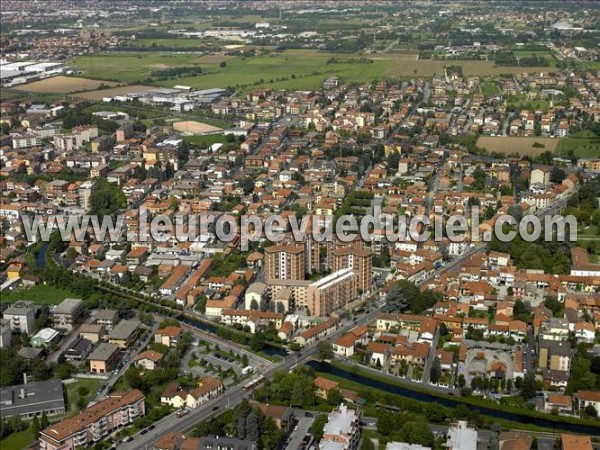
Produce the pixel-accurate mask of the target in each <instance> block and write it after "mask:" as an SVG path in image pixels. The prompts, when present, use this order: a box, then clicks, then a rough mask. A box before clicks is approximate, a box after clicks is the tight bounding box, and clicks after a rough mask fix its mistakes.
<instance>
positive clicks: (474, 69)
mask: <svg viewBox="0 0 600 450" xmlns="http://www.w3.org/2000/svg"><path fill="white" fill-rule="evenodd" d="M392 57H393V58H392ZM381 58H382V59H388V58H392V59H390V62H391V67H390V70H389V71H388V73H387V74H388V75H389V76H398V77H410V76H420V77H430V76H432V75H433V74H436V75H440V74H443V73H444V66H448V65H455V66H461V67H462V71H463V74H464V75H465V76H481V77H485V76H491V75H499V74H502V73H521V72H528V73H532V72H547V71H548V68H547V67H513V66H497V65H496V64H495V63H494V62H493V61H460V60H458V61H439V60H431V59H417V56H416V55H407V54H389V55H385V56H382V57H381Z"/></svg>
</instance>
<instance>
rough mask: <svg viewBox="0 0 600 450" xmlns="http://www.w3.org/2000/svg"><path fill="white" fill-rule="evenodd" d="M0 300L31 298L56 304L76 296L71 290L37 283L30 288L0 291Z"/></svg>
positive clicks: (38, 301)
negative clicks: (0, 298) (0, 292)
mask: <svg viewBox="0 0 600 450" xmlns="http://www.w3.org/2000/svg"><path fill="white" fill-rule="evenodd" d="M1 297H2V302H8V303H14V302H17V301H19V300H31V301H33V302H35V303H38V304H41V305H58V304H59V303H60V302H62V301H63V300H64V299H65V298H68V297H77V295H76V294H74V293H73V292H71V291H68V290H65V289H60V288H56V287H52V286H44V285H41V284H38V285H37V286H33V287H30V288H27V287H23V288H18V289H11V290H6V291H2V294H1Z"/></svg>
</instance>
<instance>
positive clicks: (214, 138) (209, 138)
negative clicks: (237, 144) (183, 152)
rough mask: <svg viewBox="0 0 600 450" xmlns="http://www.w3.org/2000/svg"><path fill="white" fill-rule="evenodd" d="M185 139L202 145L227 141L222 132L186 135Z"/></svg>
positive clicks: (206, 145)
mask: <svg viewBox="0 0 600 450" xmlns="http://www.w3.org/2000/svg"><path fill="white" fill-rule="evenodd" d="M182 139H183V140H184V141H186V142H189V143H191V144H196V145H199V146H202V147H208V146H211V145H213V144H217V143H225V142H227V139H226V138H225V136H223V135H222V134H208V135H206V136H184V137H183V138H182Z"/></svg>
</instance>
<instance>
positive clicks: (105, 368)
mask: <svg viewBox="0 0 600 450" xmlns="http://www.w3.org/2000/svg"><path fill="white" fill-rule="evenodd" d="M118 359H119V347H118V346H117V345H116V344H109V343H108V342H103V343H101V344H100V345H99V346H98V347H96V349H95V350H94V351H93V352H92V353H91V354H90V356H88V361H89V362H90V372H92V373H108V372H110V371H111V370H112V369H113V367H114V366H115V365H116V363H117V361H118Z"/></svg>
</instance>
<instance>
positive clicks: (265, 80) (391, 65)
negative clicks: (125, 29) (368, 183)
mask: <svg viewBox="0 0 600 450" xmlns="http://www.w3.org/2000/svg"><path fill="white" fill-rule="evenodd" d="M169 41H171V40H169ZM173 41H181V42H182V43H184V44H185V43H187V42H188V41H190V39H173ZM192 42H193V41H192ZM182 45H183V44H182ZM223 61H225V62H226V63H227V64H226V65H225V67H221V65H220V64H221V62H223ZM450 63H451V64H455V65H460V66H461V67H462V69H463V73H464V74H465V75H466V76H470V75H477V76H493V75H498V74H501V73H510V72H513V73H515V72H539V71H544V70H547V68H543V67H508V66H496V65H494V63H493V62H492V61H452V62H449V61H438V60H419V59H418V58H417V55H415V54H409V53H405V52H396V51H391V52H389V53H384V54H370V55H364V54H362V53H330V52H320V51H317V50H302V49H298V50H287V51H285V52H283V53H278V54H271V55H264V56H253V57H243V56H235V57H231V56H229V57H227V56H221V55H204V56H201V55H197V54H192V53H189V54H174V53H168V52H156V53H123V54H104V55H94V56H84V57H80V58H76V59H75V60H74V61H73V65H74V66H75V67H76V68H77V69H79V70H81V71H83V73H84V74H85V75H86V76H91V77H94V78H99V79H106V80H119V81H122V82H125V83H142V82H144V80H146V79H148V81H150V80H149V78H151V77H152V71H153V70H160V69H167V68H173V67H181V66H187V67H190V66H195V65H200V67H201V68H202V74H200V75H194V76H187V77H186V76H183V77H173V78H171V79H167V80H160V81H159V80H157V81H156V84H158V85H161V86H168V87H171V86H175V85H178V84H183V85H187V86H191V87H193V88H196V89H207V88H214V87H223V88H225V87H235V88H237V89H239V90H241V91H243V92H246V91H249V90H252V89H256V88H259V87H266V88H272V89H291V90H295V89H299V90H303V89H316V88H318V87H319V86H320V85H321V84H322V83H323V81H324V80H325V79H327V78H328V77H330V76H333V75H335V76H338V77H340V78H341V79H342V80H343V81H345V82H356V83H364V82H368V81H373V80H378V79H379V80H381V79H383V78H386V77H391V78H393V77H401V78H404V77H414V76H422V77H431V76H432V75H433V74H438V75H439V74H441V73H443V71H444V66H446V65H448V64H450ZM148 81H147V82H148Z"/></svg>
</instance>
